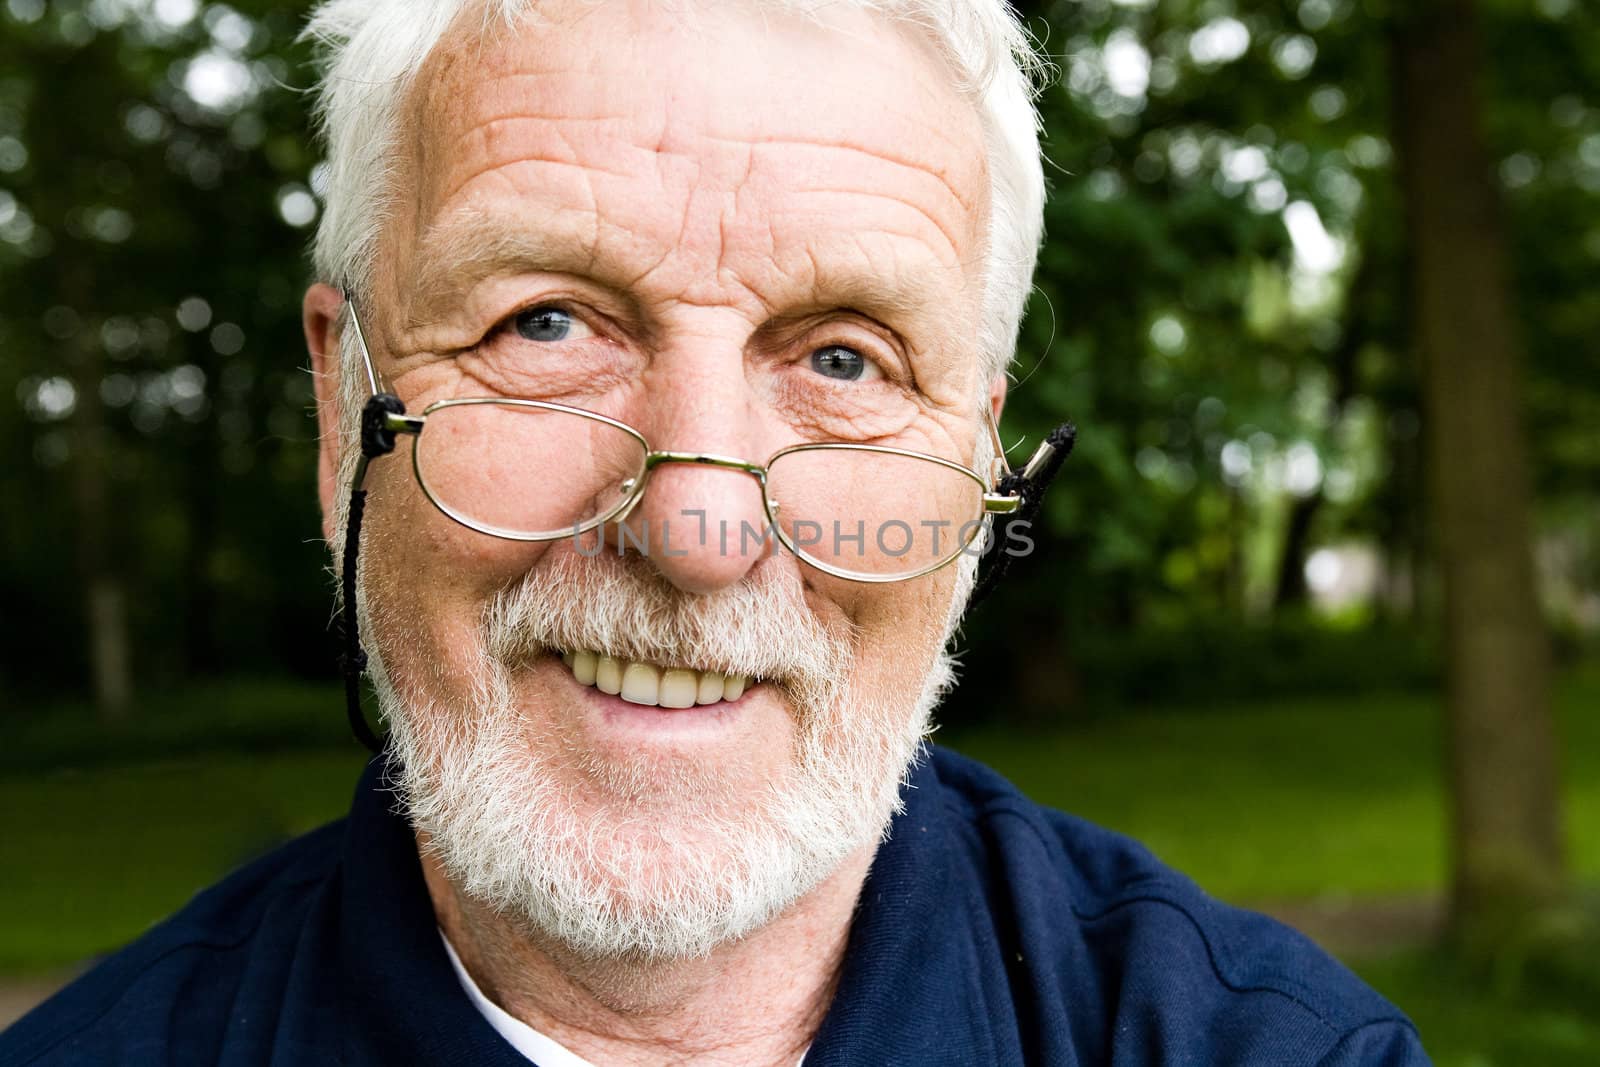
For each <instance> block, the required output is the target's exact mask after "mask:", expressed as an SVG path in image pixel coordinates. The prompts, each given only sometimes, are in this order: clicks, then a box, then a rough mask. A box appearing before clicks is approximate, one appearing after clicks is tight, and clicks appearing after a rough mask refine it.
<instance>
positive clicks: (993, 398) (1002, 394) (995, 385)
mask: <svg viewBox="0 0 1600 1067" xmlns="http://www.w3.org/2000/svg"><path fill="white" fill-rule="evenodd" d="M1006 385H1007V382H1006V372H1005V371H1001V372H1000V373H999V374H996V375H995V376H994V381H992V382H990V383H989V410H990V411H992V412H993V413H994V424H995V425H996V426H999V425H1000V409H1001V408H1003V407H1005V406H1006Z"/></svg>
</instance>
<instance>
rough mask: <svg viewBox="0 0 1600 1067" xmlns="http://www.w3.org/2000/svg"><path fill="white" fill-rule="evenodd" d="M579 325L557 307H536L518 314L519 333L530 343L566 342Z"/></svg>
mask: <svg viewBox="0 0 1600 1067" xmlns="http://www.w3.org/2000/svg"><path fill="white" fill-rule="evenodd" d="M576 325H577V323H576V322H575V320H574V319H573V317H572V316H571V315H570V314H569V313H567V312H566V311H563V310H562V309H561V308H557V307H536V308H529V309H528V310H527V311H521V312H518V313H517V317H516V327H517V333H518V334H520V335H521V336H523V337H525V338H527V339H528V340H530V341H566V340H568V339H570V338H571V336H572V332H573V327H574V326H576Z"/></svg>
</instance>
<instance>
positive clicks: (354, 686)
mask: <svg viewBox="0 0 1600 1067" xmlns="http://www.w3.org/2000/svg"><path fill="white" fill-rule="evenodd" d="M405 411H406V406H405V404H404V403H402V402H401V400H400V398H399V397H397V396H395V395H394V394H393V393H378V394H376V395H375V396H373V397H371V398H370V399H368V400H367V405H366V407H364V408H363V409H362V411H361V457H362V458H361V468H360V471H359V472H358V473H357V475H356V477H355V478H354V479H353V480H352V484H351V486H350V514H349V518H348V519H347V520H346V522H345V530H344V559H343V561H342V562H343V567H342V572H341V575H340V578H341V581H340V597H339V638H340V643H341V645H342V648H343V651H342V652H341V654H340V657H339V659H340V666H341V667H342V669H343V672H344V703H345V717H346V718H347V719H348V720H349V722H350V732H351V733H352V734H354V735H355V738H356V740H357V741H360V742H361V744H362V745H364V746H365V747H366V748H367V749H368V750H369V751H371V752H372V753H373V754H375V755H376V754H379V753H381V752H382V751H383V740H382V739H381V738H379V737H378V735H377V734H376V733H374V732H373V730H372V727H371V726H370V725H369V724H368V723H367V717H366V715H365V714H364V713H363V712H362V710H361V675H362V674H363V673H365V672H366V669H367V654H366V653H365V652H364V651H362V649H361V633H360V630H359V625H358V623H357V621H356V614H357V613H356V562H357V560H358V559H359V558H360V554H361V518H362V514H363V512H365V511H366V507H367V491H366V489H365V488H363V486H362V483H363V481H364V476H365V472H366V465H367V463H368V462H369V461H371V460H373V459H376V458H377V457H379V456H386V455H388V454H389V453H390V452H393V451H394V445H395V434H394V431H393V430H391V429H389V428H388V426H387V418H388V416H389V415H404V414H405ZM1077 440H1078V429H1077V427H1075V426H1073V425H1072V423H1070V422H1064V423H1062V424H1061V425H1060V426H1057V427H1056V428H1055V429H1054V430H1051V431H1050V433H1049V435H1048V436H1046V437H1045V444H1046V445H1048V446H1049V451H1048V452H1045V453H1043V454H1042V459H1040V460H1039V462H1038V464H1037V469H1034V470H1032V472H1031V473H1030V472H1029V469H1028V468H1025V469H1023V470H1021V471H1013V472H1012V473H1011V474H1008V475H1006V476H1005V477H1004V478H1002V479H1000V484H999V485H997V486H996V487H995V490H996V492H1000V493H1019V494H1021V496H1022V506H1021V507H1019V508H1018V509H1017V510H1016V511H1013V512H1011V513H1010V514H1009V515H1006V516H1004V517H1002V518H1001V520H1000V522H999V523H998V524H997V527H998V528H997V529H996V530H995V531H994V540H993V542H992V545H993V547H992V551H993V552H994V553H995V555H994V557H993V562H991V563H990V564H989V569H988V570H987V571H986V572H985V573H984V575H983V577H982V578H980V579H979V580H978V586H977V588H976V589H974V590H973V593H972V598H971V599H970V600H969V601H968V602H967V610H968V611H971V610H972V609H973V608H975V607H977V606H978V604H980V603H981V602H982V601H983V600H984V598H985V597H987V596H988V595H989V594H990V593H991V592H993V591H994V588H995V586H997V585H999V584H1000V579H1002V578H1004V577H1005V575H1006V571H1007V569H1008V568H1009V567H1010V565H1011V560H1012V559H1013V558H1014V557H1013V556H1012V554H1011V553H1010V552H1008V551H1006V548H1005V546H1006V544H1007V543H1008V538H1009V536H1010V533H1011V530H1012V529H1013V528H1014V527H1015V526H1016V525H1017V524H1019V523H1021V524H1026V525H1025V526H1024V528H1026V527H1028V526H1032V525H1033V523H1034V520H1035V519H1037V518H1038V517H1039V508H1040V507H1041V505H1042V504H1043V503H1044V494H1045V490H1047V489H1049V488H1050V483H1051V482H1053V481H1054V480H1055V477H1056V474H1057V473H1059V472H1060V470H1061V465H1062V464H1063V463H1065V462H1066V461H1067V457H1068V456H1070V455H1072V447H1073V445H1074V444H1076V443H1077ZM1033 467H1034V463H1032V462H1030V463H1029V468H1033Z"/></svg>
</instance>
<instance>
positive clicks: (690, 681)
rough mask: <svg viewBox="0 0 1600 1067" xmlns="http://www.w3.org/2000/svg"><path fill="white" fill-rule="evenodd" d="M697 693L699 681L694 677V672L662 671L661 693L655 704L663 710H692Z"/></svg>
mask: <svg viewBox="0 0 1600 1067" xmlns="http://www.w3.org/2000/svg"><path fill="white" fill-rule="evenodd" d="M699 692H700V680H699V679H698V678H696V677H695V676H694V671H684V670H672V671H662V672H661V692H660V693H659V694H658V695H657V697H656V702H657V703H659V704H660V705H661V706H662V707H664V708H692V707H694V701H695V697H696V696H698V695H699Z"/></svg>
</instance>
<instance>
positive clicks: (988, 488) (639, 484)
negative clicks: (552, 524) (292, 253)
mask: <svg viewBox="0 0 1600 1067" xmlns="http://www.w3.org/2000/svg"><path fill="white" fill-rule="evenodd" d="M344 298H345V303H346V305H347V306H348V308H349V311H350V324H351V326H352V328H353V330H354V333H355V338H356V344H357V347H358V348H360V350H361V360H362V364H363V367H364V369H365V371H366V376H367V384H368V386H369V387H370V389H371V395H372V396H378V395H380V394H383V393H386V392H390V391H389V390H386V389H384V388H383V387H382V386H381V385H380V379H379V376H378V373H377V370H376V366H375V364H374V362H373V359H372V352H371V349H369V348H368V346H367V338H366V333H365V331H364V330H363V329H362V326H361V318H360V315H359V314H358V313H357V310H356V302H355V298H354V296H353V295H352V294H351V292H350V291H349V290H348V289H347V290H345V291H344ZM390 395H392V393H391V394H390ZM479 404H494V405H497V406H500V407H509V408H522V409H527V410H535V411H551V412H557V413H560V414H565V415H575V416H578V417H580V418H585V419H592V420H594V421H595V422H599V423H603V424H605V425H607V426H610V427H612V428H614V429H617V430H621V431H623V432H624V433H626V434H627V435H628V436H630V437H632V438H633V439H634V440H635V441H636V442H637V443H638V444H639V446H640V447H641V449H642V450H643V452H644V460H643V462H642V464H641V466H640V470H639V472H638V473H637V474H636V475H634V476H633V477H631V478H628V479H626V480H625V481H624V482H623V483H622V485H621V488H622V491H623V496H622V499H621V500H619V501H618V502H617V503H616V504H615V505H613V506H612V507H610V508H608V509H607V510H605V511H603V512H601V513H599V514H597V515H594V516H591V517H590V518H588V519H585V520H583V521H582V522H579V523H575V524H574V525H573V526H572V528H571V529H563V530H561V531H559V532H549V533H537V534H529V533H522V532H519V531H514V530H503V529H500V528H498V527H495V526H492V525H490V524H488V523H484V522H482V521H480V520H477V519H473V518H472V517H471V516H468V515H465V514H462V513H461V512H460V511H459V510H458V509H456V508H453V507H451V506H450V505H449V504H447V503H445V502H444V501H442V500H440V499H439V498H438V497H437V496H435V495H434V492H433V490H432V489H431V488H430V487H429V486H428V480H427V478H426V477H424V475H423V473H422V468H421V465H420V463H419V462H418V459H417V456H418V453H419V448H418V444H420V441H421V435H422V431H423V428H424V427H425V426H426V425H427V420H428V416H429V415H432V414H434V413H435V412H438V411H442V410H444V409H446V408H452V407H463V406H468V405H479ZM984 415H985V421H986V422H987V424H988V429H989V435H990V439H991V441H992V442H993V444H994V454H995V464H994V466H995V470H996V476H995V478H994V481H993V483H991V482H990V481H988V480H985V479H984V477H983V476H982V475H980V474H979V473H978V472H977V471H974V470H973V469H972V468H970V467H967V466H964V465H962V464H960V463H956V462H954V461H952V460H948V459H945V458H943V457H941V456H934V455H929V454H928V453H926V452H917V451H914V450H912V449H907V448H897V447H894V446H892V445H869V444H854V443H850V442H844V441H816V442H804V443H801V444H796V445H789V446H787V447H785V448H781V449H779V450H778V451H777V452H775V453H773V454H772V456H771V457H770V458H769V459H768V460H767V461H766V463H764V464H761V463H751V462H750V461H748V460H743V459H739V458H737V457H734V456H723V455H718V454H716V453H713V452H681V451H673V450H658V449H654V448H651V447H650V442H649V441H648V440H646V439H645V436H644V435H643V434H642V433H640V432H639V431H638V430H636V429H634V428H633V427H632V426H629V425H628V424H627V423H625V422H621V421H618V420H617V419H613V418H611V417H610V416H607V415H601V414H600V413H598V412H594V411H585V410H584V409H583V408H576V407H572V406H570V405H568V404H559V403H556V402H554V401H549V400H528V399H524V398H520V397H488V396H484V397H453V398H451V399H448V400H436V401H434V402H433V403H432V404H429V405H428V406H427V407H426V408H424V409H423V410H422V412H421V413H420V414H417V415H408V414H403V413H396V412H385V413H384V422H383V429H384V430H386V431H388V432H390V433H394V434H406V435H408V436H410V437H413V438H415V439H416V440H415V441H414V442H413V445H412V449H411V470H412V474H413V476H414V477H415V478H416V481H417V485H418V487H419V488H420V489H421V490H422V493H423V495H424V496H426V497H427V498H428V501H429V502H430V503H431V504H433V506H434V507H435V508H437V509H439V511H440V512H441V513H442V514H444V515H445V516H446V517H448V518H450V519H451V520H453V521H455V522H457V523H460V524H461V525H462V526H465V527H466V528H467V529H469V530H474V531H476V532H478V533H481V534H485V535H487V536H490V537H498V538H501V539H503V540H507V541H523V542H542V541H558V540H560V539H562V538H564V537H577V536H580V535H582V534H584V533H587V532H589V531H590V530H594V529H596V528H598V527H600V526H603V525H605V524H606V523H620V522H624V521H626V519H627V518H628V515H629V514H631V513H632V511H633V509H634V507H635V506H637V504H638V503H639V501H640V500H641V499H643V497H644V493H645V488H646V485H647V483H648V482H649V480H650V472H651V471H653V470H655V468H657V467H659V466H661V465H663V464H667V463H689V464H698V465H702V466H708V467H716V468H719V469H722V470H733V471H739V472H742V473H744V474H748V475H751V476H752V477H754V478H755V479H756V481H757V482H758V483H759V484H760V486H761V503H762V510H763V511H764V513H765V514H766V517H767V521H768V523H769V526H770V529H771V530H772V532H773V533H774V534H776V535H777V537H778V540H779V541H780V542H781V543H782V544H783V546H784V547H785V548H787V549H788V550H789V551H790V552H792V553H793V554H794V556H795V558H797V559H799V560H800V561H801V562H803V563H805V564H806V565H807V566H810V567H815V568H816V569H817V570H819V571H822V572H823V573H824V574H828V575H832V576H833V577H835V578H842V579H844V580H846V581H852V582H865V583H887V582H903V581H909V580H911V579H913V578H920V577H922V576H923V575H925V574H931V573H932V572H934V571H936V570H939V569H940V568H942V567H947V566H949V565H950V564H951V563H953V562H955V560H956V559H958V558H959V557H960V556H961V555H962V553H964V552H966V550H967V548H968V547H969V546H970V545H971V544H972V543H973V542H974V541H976V540H977V539H978V538H979V537H980V536H982V534H983V532H984V530H985V529H987V527H988V526H989V522H988V519H989V517H990V516H991V515H1004V514H1009V513H1011V512H1014V511H1016V510H1017V509H1018V508H1019V507H1021V505H1022V496H1021V494H1020V493H1002V492H998V491H997V489H996V486H997V485H998V484H999V482H1000V481H1001V480H1003V479H1004V478H1006V477H1008V476H1010V475H1011V474H1012V470H1011V466H1010V464H1009V463H1008V462H1007V461H1006V458H1005V449H1004V447H1003V446H1002V445H1001V443H1000V428H999V427H998V426H997V425H996V424H995V420H994V414H993V412H992V411H990V410H989V409H988V408H987V407H985V409H984ZM1043 447H1044V446H1041V449H1042V448H1043ZM821 451H850V452H866V453H876V454H879V455H889V456H901V457H905V458H909V459H918V460H924V461H926V462H929V463H934V464H937V465H939V466H941V467H944V468H947V469H949V470H952V471H958V472H960V473H961V474H964V475H966V476H967V477H969V478H971V479H972V480H973V481H974V482H976V483H977V484H978V487H979V488H980V489H981V490H982V491H983V497H982V499H983V507H982V509H981V511H980V512H979V513H978V514H977V515H975V516H973V517H972V519H976V520H979V521H978V524H977V525H976V526H975V527H974V529H973V534H972V536H971V537H968V538H967V539H966V540H964V541H960V543H959V544H957V545H956V547H955V548H954V549H953V550H952V551H951V552H950V554H949V555H948V556H946V557H944V558H943V559H940V560H939V561H938V562H936V563H933V564H930V565H928V566H926V567H922V568H920V569H919V570H915V571H910V572H907V573H905V574H889V575H885V574H864V573H861V572H858V571H848V570H844V569H843V568H840V567H835V566H833V565H832V564H828V563H824V562H822V561H820V560H818V559H815V558H813V557H812V556H810V555H808V554H807V553H806V552H805V550H804V549H803V548H802V547H801V546H799V545H798V544H796V543H795V541H794V539H793V538H791V537H790V535H789V534H788V532H787V531H785V530H784V528H783V525H782V523H780V522H779V521H778V507H779V503H778V501H776V500H773V499H772V494H771V493H770V492H768V487H767V472H768V470H770V469H771V467H772V466H773V465H774V464H775V463H777V462H778V461H779V460H780V459H782V458H783V457H784V456H788V455H792V454H795V453H799V452H821ZM368 461H369V458H368V456H366V455H365V454H363V455H362V457H361V459H360V461H359V462H358V464H357V466H356V471H355V475H354V477H353V478H352V479H351V486H350V488H351V490H352V491H355V490H359V489H361V488H362V486H363V485H364V483H365V481H366V470H367V464H368ZM1033 465H1034V461H1033V460H1030V462H1029V468H1030V469H1031V468H1032V467H1033ZM972 519H969V520H967V523H966V524H963V527H962V528H964V527H965V525H967V524H970V523H971V522H972ZM958 540H960V539H959V538H958Z"/></svg>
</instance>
